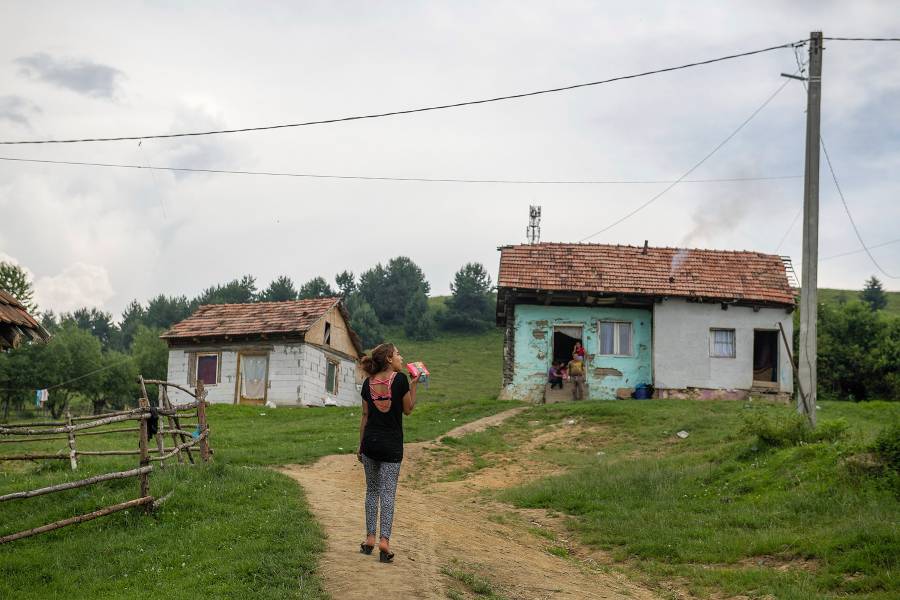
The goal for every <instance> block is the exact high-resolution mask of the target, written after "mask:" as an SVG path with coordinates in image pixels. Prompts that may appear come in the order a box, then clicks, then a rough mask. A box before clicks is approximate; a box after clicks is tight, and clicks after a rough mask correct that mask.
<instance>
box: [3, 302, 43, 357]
mask: <svg viewBox="0 0 900 600" xmlns="http://www.w3.org/2000/svg"><path fill="white" fill-rule="evenodd" d="M23 339H24V340H35V341H41V342H47V341H49V340H50V334H49V333H48V332H47V330H46V329H44V328H43V327H42V326H41V324H40V323H38V322H37V321H36V320H35V319H34V317H32V316H31V315H29V314H28V311H27V310H25V306H23V305H22V303H21V302H19V301H18V300H16V298H15V297H14V296H13V295H12V294H10V293H8V292H5V291H3V290H0V349H6V348H15V347H16V346H18V345H19V343H21V341H22V340H23Z"/></svg>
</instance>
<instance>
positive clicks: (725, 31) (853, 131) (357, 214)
mask: <svg viewBox="0 0 900 600" xmlns="http://www.w3.org/2000/svg"><path fill="white" fill-rule="evenodd" d="M886 6H887V5H885V4H879V3H864V2H859V3H854V5H853V9H852V10H848V9H846V7H844V5H842V4H839V3H821V2H818V1H816V2H796V3H790V4H784V3H774V2H763V3H762V5H760V4H759V3H756V4H746V3H745V4H734V5H729V6H728V7H727V8H724V7H723V5H722V4H721V3H720V2H714V1H709V2H702V1H699V2H696V3H691V4H684V3H682V4H678V5H675V4H673V3H665V2H658V3H652V2H651V3H641V4H640V5H635V6H632V5H631V4H623V3H618V4H616V3H606V4H603V5H600V4H598V3H585V2H581V3H562V4H558V5H553V6H552V7H551V6H550V5H548V4H546V3H541V2H529V1H527V0H524V1H522V0H517V1H515V2H499V3H492V4H485V3H482V4H461V3H458V2H440V1H438V0H435V1H434V2H429V3H427V4H421V3H397V4H395V5H391V8H388V9H385V8H384V7H381V8H379V9H378V10H374V9H370V8H369V7H368V6H363V5H355V6H354V8H352V9H348V8H346V7H342V6H341V5H340V4H334V3H306V4H302V5H298V4H295V3H284V4H278V3H268V4H266V8H265V9H259V8H258V7H252V8H246V7H244V6H242V5H234V6H231V7H230V9H229V10H228V11H220V12H213V11H210V10H209V9H208V7H205V6H204V5H200V4H191V5H188V6H186V7H181V6H180V7H177V8H173V7H172V6H170V5H167V4H160V3H155V4H133V5H127V6H124V5H123V6H122V7H121V9H120V10H118V11H116V12H115V13H110V12H109V11H108V10H106V9H104V8H102V7H101V5H96V7H93V6H92V5H91V4H90V3H87V4H85V3H79V4H77V5H75V4H71V5H70V4H61V5H60V6H59V7H58V8H57V9H56V10H54V11H52V12H51V13H48V12H47V11H46V10H43V9H42V8H41V7H40V6H39V5H35V6H32V5H31V4H27V3H19V4H13V5H11V6H10V7H8V8H7V9H6V13H8V15H7V14H5V15H4V16H7V17H8V19H9V20H10V22H13V21H19V22H31V21H37V20H40V21H39V22H40V23H41V36H40V38H38V37H36V36H35V35H34V33H33V29H30V28H20V29H18V30H16V31H11V32H10V35H8V36H6V37H5V38H4V44H3V48H2V49H0V89H3V90H4V94H14V95H15V96H16V97H21V98H28V99H29V101H34V102H36V103H38V104H39V105H40V107H41V109H42V111H41V112H40V113H37V112H29V113H27V117H28V120H29V123H30V126H31V130H30V132H29V136H33V137H48V138H49V137H80V136H82V135H88V136H90V135H94V134H97V135H110V136H114V135H123V134H124V135H141V134H144V133H165V132H183V131H192V130H202V129H219V128H222V127H226V128H240V127H247V126H255V125H265V124H276V123H288V122H299V121H306V120H314V119H321V118H330V117H337V116H343V115H353V114H363V113H368V112H381V111H389V110H394V109H398V108H413V107H416V106H425V105H432V104H440V103H444V102H453V101H456V100H466V99H474V98H481V97H488V96H497V95H502V94H507V93H511V92H519V91H528V90H533V89H536V88H541V87H553V86H557V85H566V84H569V83H576V82H580V81H592V80H598V79H603V78H605V77H610V76H616V75H622V74H627V73H634V72H639V71H644V70H648V69H653V68H657V67H664V66H669V65H676V64H681V63H687V62H691V61H694V60H698V59H704V58H709V57H714V56H722V55H725V54H730V53H732V52H736V51H743V50H751V49H754V48H761V47H766V46H771V45H773V44H777V43H781V42H787V41H790V40H796V39H799V38H801V37H805V36H806V35H807V34H808V32H809V29H810V27H809V24H808V22H809V17H808V15H809V10H810V8H814V9H815V14H816V20H817V25H821V27H823V28H824V30H825V33H826V35H829V34H831V35H841V34H848V35H849V34H857V33H859V34H865V35H880V34H884V33H887V29H888V28H889V27H890V26H891V25H892V24H893V23H894V22H895V21H896V19H890V18H887V17H889V16H892V15H890V14H889V11H891V10H892V8H891V7H887V8H885V7H886ZM101 12H102V14H103V18H102V19H99V18H97V15H98V14H100V13H101ZM133 23H141V24H142V26H143V27H146V28H147V29H148V30H151V29H159V30H162V29H165V30H166V31H167V36H166V42H165V43H164V44H158V45H156V46H154V47H153V48H152V50H151V49H148V47H146V45H142V44H135V43H134V36H133V27H131V24H133ZM223 39H227V40H229V43H228V44H226V45H223V44H222V43H221V40H223ZM47 40H52V42H47ZM893 46H894V45H890V44H881V45H878V44H864V43H859V44H851V43H843V44H842V43H839V42H829V43H828V44H827V45H826V49H827V52H826V55H825V79H824V83H823V87H824V90H823V135H824V136H825V139H826V140H827V142H828V144H829V151H830V152H831V154H832V157H833V159H834V160H835V163H836V164H835V167H836V169H837V170H838V173H839V176H840V177H841V184H842V186H843V187H844V192H845V194H846V195H847V201H848V203H849V204H850V206H851V208H852V210H853V211H854V216H855V217H856V218H857V222H858V224H859V226H860V229H861V231H862V232H863V235H864V236H866V238H867V240H868V241H869V242H870V243H872V244H875V243H878V242H882V241H886V240H889V239H892V238H893V237H896V234H895V233H894V231H895V230H896V223H897V222H900V203H897V202H894V199H895V198H896V197H897V191H898V189H900V171H898V170H897V169H896V168H894V166H895V165H896V163H897V156H898V153H900V131H898V127H897V125H896V124H897V120H896V119H895V118H894V113H895V112H896V111H895V110H894V109H895V106H896V103H897V99H898V98H900V95H898V93H897V90H898V88H900V83H898V82H900V63H898V62H897V61H896V60H894V57H895V54H896V48H895V47H893ZM411 49H414V51H411ZM36 52H46V53H47V54H48V55H50V56H53V57H66V56H76V55H77V56H87V57H90V58H91V60H93V61H95V62H96V63H97V64H101V65H102V64H109V65H115V69H118V70H120V71H121V72H122V73H127V75H128V80H127V83H128V94H127V98H126V99H125V100H123V101H121V102H97V101H96V98H95V97H94V96H90V95H85V94H83V93H82V94H73V93H72V92H71V91H70V90H69V89H62V88H61V87H58V86H56V85H54V86H50V85H47V84H46V83H45V82H43V81H41V80H37V79H33V78H26V77H21V76H19V75H18V74H17V69H18V68H19V67H20V66H21V65H20V64H17V63H15V62H14V61H15V59H16V58H18V57H22V56H32V55H34V54H35V53H36ZM57 62H58V61H57ZM794 68H795V65H794V56H793V53H792V51H790V50H783V51H781V50H780V51H776V52H769V53H765V54H760V55H756V56H752V57H747V58H744V59H740V60H735V61H729V62H723V63H718V64H715V65H708V66H704V67H698V68H696V69H689V70H682V71H678V72H673V73H668V74H662V75H657V76H653V77H646V78H641V79H634V80H629V81H622V82H618V83H616V84H610V85H603V86H597V87H591V88H583V89H579V90H573V91H571V92H566V93H560V94H552V95H544V96H537V97H533V98H528V99H522V100H517V101H511V102H502V103H494V104H484V105H479V106H471V107H466V108H460V109H457V110H447V111H435V112H429V113H423V114H417V115H407V116H398V117H391V118H385V119H377V120H369V121H355V122H350V123H341V124H334V125H323V126H316V127H304V128H297V129H281V130H274V131H267V132H259V133H246V134H237V135H220V136H209V137H204V138H176V139H159V140H147V141H144V142H143V143H142V144H141V145H140V147H139V146H138V143H137V142H136V141H135V142H122V143H109V144H79V145H75V144H73V145H61V146H42V147H24V146H22V147H10V148H7V150H6V151H4V153H5V154H6V155H9V156H28V157H35V158H42V159H44V158H49V159H60V160H86V161H97V162H122V163H131V164H143V165H146V164H153V165H173V166H186V167H201V168H223V167H224V168H232V169H241V170H261V171H294V172H306V173H332V174H359V175H396V176H422V177H460V178H485V179H496V178H512V179H521V178H528V179H603V178H609V179H647V178H649V179H674V178H677V177H678V176H679V175H681V174H682V173H683V172H684V171H685V170H686V169H688V168H689V167H690V166H691V165H693V164H694V163H696V161H698V160H699V159H700V158H701V157H703V156H704V155H705V154H706V153H707V152H709V150H710V149H712V148H713V147H715V146H716V144H718V143H719V142H721V141H722V139H723V138H724V137H725V136H726V135H727V134H728V133H730V132H731V131H733V130H734V128H735V127H737V125H738V124H740V123H741V122H742V121H743V120H744V119H745V118H746V117H747V116H748V115H749V114H750V113H751V112H752V111H753V110H754V109H755V108H757V107H758V106H759V105H760V104H761V103H762V101H763V100H764V99H765V98H766V97H768V96H769V95H770V94H771V93H772V91H774V89H775V88H776V87H777V86H778V85H780V83H781V82H782V81H783V79H782V78H780V77H779V73H781V72H782V71H784V72H788V71H791V70H793V69H794ZM113 79H114V80H115V82H116V85H118V82H120V81H121V78H120V77H113ZM103 81H109V80H108V79H106V80H103ZM795 83H796V82H795ZM92 89H93V88H92ZM100 89H108V87H107V88H102V86H101V88H100ZM116 89H118V88H116ZM892 94H893V95H892ZM14 108H15V107H14ZM804 109H805V100H804V96H803V90H802V87H801V86H800V85H799V83H796V85H795V84H794V83H792V84H791V85H789V86H788V87H787V88H786V89H785V90H784V91H783V92H782V93H781V94H780V95H779V96H778V97H777V98H776V99H775V100H774V101H773V102H772V103H771V104H770V105H769V106H768V107H767V108H766V109H765V110H764V111H762V112H761V113H760V114H759V115H758V116H757V117H756V118H755V119H754V120H753V122H751V123H750V124H749V125H748V126H747V127H745V128H744V130H742V131H741V132H740V133H739V134H738V135H737V136H735V138H734V139H733V140H731V141H730V142H729V143H728V144H727V145H726V146H725V147H723V148H722V149H721V150H720V151H719V152H717V153H716V154H715V155H714V156H713V157H712V158H710V160H709V161H707V162H706V163H705V164H704V165H703V166H702V167H701V168H700V169H698V170H697V172H696V173H694V174H693V175H692V177H698V178H705V177H741V176H768V175H785V174H800V173H802V172H803V144H804V125H805V115H804ZM17 110H18V109H17ZM19 112H21V111H19ZM15 114H18V113H15ZM15 114H14V116H15ZM23 131H25V130H24V129H23V128H22V126H21V124H20V123H19V122H16V121H15V120H10V119H9V118H8V117H7V118H5V119H2V118H0V139H18V138H20V137H22V136H23ZM4 153H0V154H4ZM822 173H823V178H822V182H821V189H822V219H821V245H822V253H823V255H824V254H827V253H837V252H840V251H846V250H848V249H853V248H855V247H857V242H856V241H855V239H854V237H853V233H852V230H850V228H849V225H848V223H847V219H846V215H844V214H842V209H841V208H840V204H839V200H838V199H837V198H836V196H835V194H834V192H833V185H832V184H831V183H830V181H829V180H828V175H827V172H826V168H825V165H824V164H823V165H822ZM664 187H665V186H664V185H645V186H626V185H616V186H574V185H573V186H555V187H552V186H512V185H506V186H504V185H463V184H422V183H399V182H374V181H372V182H362V181H334V180H327V181H326V180H310V179H298V178H275V177H254V176H240V175H201V174H191V175H174V174H171V173H165V172H157V173H155V174H152V173H150V172H147V171H140V170H134V171H127V170H115V169H100V168H82V167H71V166H51V165H25V164H21V163H3V162H0V249H2V250H4V251H6V252H8V253H11V254H14V255H15V256H16V257H17V258H18V259H20V261H21V262H22V263H23V264H25V265H27V266H28V268H30V269H31V270H32V271H33V272H34V273H35V274H36V275H37V277H38V278H39V279H40V278H41V277H48V276H51V277H56V276H57V275H58V274H61V273H62V272H64V271H65V270H66V269H67V268H69V267H70V266H71V265H72V264H74V263H76V262H80V263H83V264H86V265H94V266H100V267H103V268H104V269H105V270H106V272H107V274H108V279H109V282H110V284H111V288H112V289H113V290H114V292H115V293H114V294H112V295H111V296H109V297H108V298H106V299H105V300H104V301H103V302H104V306H103V308H104V309H105V310H109V311H112V312H113V313H115V314H118V313H119V312H120V311H121V310H122V308H123V307H124V306H125V305H126V304H127V303H128V302H129V301H130V300H131V299H133V298H136V299H138V300H143V301H145V300H147V299H148V298H150V297H152V296H153V295H155V294H158V293H166V294H186V295H188V296H193V295H195V294H197V293H199V292H200V291H201V290H202V289H203V288H205V287H207V286H209V285H211V284H214V283H219V282H224V281H227V280H229V279H231V278H234V277H237V276H240V275H242V274H244V273H251V274H253V275H255V276H256V277H257V280H258V282H259V284H260V287H264V286H265V285H266V284H267V283H268V282H269V281H271V279H272V278H274V277H276V276H278V275H281V274H287V275H289V276H290V277H292V278H293V279H294V280H295V282H297V283H298V284H299V283H301V282H303V281H305V280H307V279H310V278H311V277H314V276H316V275H322V276H325V277H326V278H329V279H330V278H331V277H332V276H333V275H334V273H336V272H339V271H342V270H344V269H345V268H349V269H351V270H353V271H355V272H356V273H359V272H360V271H362V270H365V269H367V268H370V267H372V266H373V265H374V264H375V263H377V262H382V263H383V262H384V261H386V260H388V259H390V258H391V257H392V256H396V255H398V254H405V255H408V256H410V257H412V258H413V259H414V260H415V261H416V262H418V263H419V264H420V266H421V267H422V268H423V270H424V271H425V273H426V275H427V276H428V279H429V280H430V282H431V284H432V289H433V290H434V292H435V293H447V292H448V291H449V285H448V282H449V280H450V279H451V277H452V275H453V273H454V271H456V270H457V269H458V268H459V267H460V266H461V265H462V264H464V263H465V262H467V261H479V262H483V263H484V264H485V265H486V267H487V268H488V269H489V271H491V273H492V275H495V274H496V268H497V260H498V253H497V252H496V247H497V246H498V245H501V244H506V243H518V242H524V231H525V224H526V222H527V209H528V205H529V204H541V205H543V207H544V212H543V217H544V218H543V237H544V239H545V240H548V241H550V240H552V241H575V240H578V239H581V238H582V237H584V236H586V235H589V234H590V233H592V232H594V231H598V230H600V229H602V228H604V227H605V226H606V225H608V224H609V223H611V222H613V221H615V220H616V219H618V218H619V217H621V216H623V215H625V214H626V213H628V212H629V211H630V210H633V209H634V208H636V207H638V206H639V205H640V204H641V203H643V202H645V201H646V200H648V199H649V198H651V197H652V196H653V195H654V194H656V193H658V192H659V191H660V190H661V189H663V188H664ZM801 200H802V180H797V179H791V180H779V181H772V182H764V183H755V184H751V183H717V184H681V185H678V186H677V187H676V188H674V189H673V190H672V191H671V192H669V193H667V194H666V195H665V196H663V197H662V198H660V199H659V200H658V201H656V202H654V203H653V204H652V205H651V206H649V207H648V208H647V209H646V210H642V211H641V212H639V213H638V214H637V215H635V216H634V217H633V218H630V219H628V220H626V221H625V222H623V223H622V224H621V225H619V226H616V227H615V228H613V229H610V230H609V231H608V232H606V233H604V234H603V235H601V236H597V237H596V238H593V239H592V240H591V241H597V242H607V243H632V244H641V243H642V242H643V240H644V239H649V240H650V243H651V244H654V245H677V244H678V243H679V242H680V241H682V240H683V239H684V238H685V237H686V236H688V235H689V234H690V233H691V232H692V230H694V231H693V233H694V234H695V235H694V237H693V240H692V243H698V244H703V245H706V246H710V247H719V248H725V249H728V248H731V249H753V250H759V251H764V252H771V251H774V249H775V247H776V246H777V244H778V242H779V240H780V239H781V236H782V235H783V234H784V231H785V230H786V229H787V226H788V224H789V222H790V220H791V219H792V218H793V216H794V214H796V211H797V208H798V207H799V206H800V202H801ZM800 231H801V228H800V227H799V225H798V226H796V227H795V228H794V231H793V232H792V234H791V235H790V236H788V238H787V241H786V242H785V245H784V247H783V248H782V249H781V252H784V253H789V254H792V255H793V256H794V257H795V262H796V263H797V264H799V262H800V260H799V257H800V254H799V249H800ZM879 252H880V253H879V254H878V258H879V260H881V261H883V262H884V264H885V267H886V268H888V270H898V269H900V246H887V247H884V248H881V249H879ZM873 269H874V267H872V265H871V264H870V263H869V262H868V258H867V257H866V256H865V254H858V255H852V256H848V257H846V258H841V259H835V260H833V261H828V262H827V264H826V263H823V265H822V267H821V268H820V270H819V278H820V282H821V283H822V285H823V286H829V287H857V288H858V287H860V286H861V285H862V282H863V280H864V278H865V276H868V274H870V272H871V271H872V270H873ZM495 279H496V277H495ZM896 285H897V284H896V283H895V282H893V281H888V282H886V286H887V287H888V288H889V289H896ZM102 295H103V294H96V295H95V296H94V297H100V296H102ZM88 296H90V294H88V295H86V296H85V298H87V297H88ZM60 300H61V301H63V300H64V301H66V302H69V300H68V299H66V298H60ZM82 301H86V300H84V299H83V300H82ZM42 307H46V308H52V309H54V310H62V309H61V308H60V307H57V306H52V304H51V303H50V301H49V300H42Z"/></svg>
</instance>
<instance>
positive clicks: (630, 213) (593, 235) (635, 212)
mask: <svg viewBox="0 0 900 600" xmlns="http://www.w3.org/2000/svg"><path fill="white" fill-rule="evenodd" d="M791 81H792V80H791V79H788V80H786V81H785V82H784V83H782V84H781V85H780V86H779V87H778V89H777V90H775V92H774V93H773V94H772V95H771V96H769V97H768V98H766V101H765V102H763V103H762V104H761V105H760V106H759V108H757V109H756V110H754V111H753V112H752V113H751V114H750V116H749V117H747V118H746V119H745V120H744V122H743V123H741V124H740V125H738V127H737V129H735V130H734V131H732V132H731V133H730V134H728V137H726V138H725V139H724V140H722V141H721V142H719V145H718V146H716V147H715V148H713V149H712V150H711V151H710V152H709V153H708V154H707V155H706V156H704V157H703V158H701V159H700V161H699V162H697V163H696V164H694V166H693V167H691V168H690V169H688V170H687V171H685V173H684V175H682V176H681V177H679V178H678V179H676V180H675V181H673V182H672V183H671V184H669V185H668V186H666V188H665V189H663V190H662V191H661V192H659V193H658V194H656V195H655V196H653V197H652V198H650V199H649V200H647V201H646V202H644V203H643V204H641V205H640V206H638V207H637V208H635V209H634V210H632V211H631V212H629V213H628V214H626V215H625V216H623V217H621V218H619V219H618V220H616V221H613V222H612V223H610V224H609V225H607V226H606V227H604V228H603V229H601V230H599V231H596V232H594V233H592V234H591V235H589V236H586V237H583V238H581V239H580V240H578V242H579V243H581V242H584V241H585V240H589V239H590V238H592V237H595V236H598V235H600V234H601V233H604V232H606V231H609V230H610V229H612V228H613V227H615V226H616V225H618V224H619V223H621V222H622V221H625V220H626V219H629V218H631V217H633V216H634V215H636V214H637V213H638V212H640V211H642V210H643V209H645V208H647V207H648V206H650V205H651V204H653V203H654V202H656V201H657V200H659V199H660V198H661V197H662V196H663V195H664V194H665V193H666V192H668V191H669V190H671V189H672V188H674V187H675V186H676V185H678V184H679V183H681V182H682V181H684V180H685V179H686V178H687V176H688V175H690V174H691V173H693V172H694V171H696V170H697V169H698V168H699V167H700V166H701V165H702V164H703V163H705V162H706V161H707V160H709V159H710V158H711V157H712V155H713V154H715V153H716V152H718V151H719V150H720V149H721V148H722V147H723V146H724V145H725V144H727V143H728V142H729V141H731V139H732V138H733V137H734V136H736V135H737V134H738V132H740V131H741V130H742V129H743V128H744V127H745V126H746V125H747V124H748V123H749V122H750V121H752V120H753V118H754V117H755V116H756V115H758V114H759V113H760V112H762V110H763V109H764V108H765V107H766V106H768V105H769V103H770V102H772V100H774V99H775V96H777V95H778V94H780V93H781V90H783V89H784V88H785V87H787V85H788V84H789V83H790V82H791Z"/></svg>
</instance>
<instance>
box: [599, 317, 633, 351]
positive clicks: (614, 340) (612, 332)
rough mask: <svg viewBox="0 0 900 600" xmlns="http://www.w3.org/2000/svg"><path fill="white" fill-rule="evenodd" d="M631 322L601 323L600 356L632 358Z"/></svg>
mask: <svg viewBox="0 0 900 600" xmlns="http://www.w3.org/2000/svg"><path fill="white" fill-rule="evenodd" d="M631 339H632V336H631V321H600V354H601V355H604V356H631V355H632V351H631Z"/></svg>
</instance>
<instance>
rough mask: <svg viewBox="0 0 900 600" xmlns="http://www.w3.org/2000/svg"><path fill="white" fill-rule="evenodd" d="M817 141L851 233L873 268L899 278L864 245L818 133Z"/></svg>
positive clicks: (893, 277) (823, 141) (885, 274)
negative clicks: (887, 269) (884, 267)
mask: <svg viewBox="0 0 900 600" xmlns="http://www.w3.org/2000/svg"><path fill="white" fill-rule="evenodd" d="M819 143H820V144H821V145H822V152H823V153H824V154H825V163H826V164H827V165H828V170H829V171H831V179H832V180H833V181H834V187H835V189H837V193H838V196H839V197H840V198H841V204H843V205H844V212H846V213H847V218H848V219H849V220H850V225H852V226H853V233H855V234H856V239H858V240H859V245H860V246H862V247H863V250H865V252H866V254H868V255H869V260H871V261H872V264H873V265H875V268H876V269H878V270H879V271H881V274H882V275H884V276H885V277H887V278H889V279H900V276H898V275H891V274H890V273H888V272H887V271H885V270H884V269H883V268H882V267H881V265H880V264H878V261H877V260H875V257H874V256H872V253H871V252H870V251H869V247H868V246H866V242H865V241H863V238H862V235H861V234H860V233H859V228H858V227H857V226H856V221H854V220H853V215H852V214H850V207H849V206H847V199H846V198H844V192H843V190H841V184H840V183H838V178H837V174H836V173H835V172H834V166H833V165H832V164H831V157H830V156H829V155H828V148H826V147H825V140H824V139H823V138H822V136H821V135H819Z"/></svg>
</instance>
